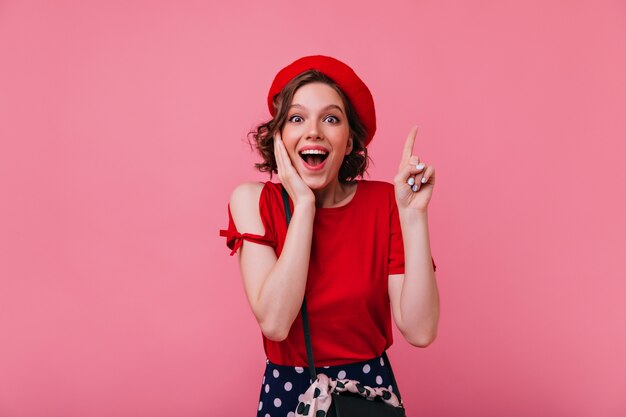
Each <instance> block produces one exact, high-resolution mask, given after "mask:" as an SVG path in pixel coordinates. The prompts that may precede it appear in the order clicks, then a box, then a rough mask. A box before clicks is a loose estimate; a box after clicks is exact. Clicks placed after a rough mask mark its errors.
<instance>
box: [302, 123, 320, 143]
mask: <svg viewBox="0 0 626 417" xmlns="http://www.w3.org/2000/svg"><path fill="white" fill-rule="evenodd" d="M306 138H307V139H320V138H321V136H320V128H319V126H318V124H317V121H316V120H311V122H310V123H309V126H307V135H306Z"/></svg>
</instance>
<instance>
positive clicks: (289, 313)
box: [220, 55, 439, 417]
mask: <svg viewBox="0 0 626 417" xmlns="http://www.w3.org/2000/svg"><path fill="white" fill-rule="evenodd" d="M268 107H269V110H270V113H271V115H272V119H271V120H270V121H269V122H267V123H263V124H261V125H259V126H258V127H257V129H256V130H255V131H254V132H251V133H253V137H254V139H255V142H256V147H257V149H258V150H259V152H260V154H261V156H262V158H263V162H262V163H259V164H257V168H259V169H260V170H261V171H266V172H270V175H271V173H277V174H278V178H279V180H280V183H273V182H269V181H268V182H266V183H255V182H250V183H243V184H241V185H239V186H238V187H237V188H236V189H235V190H234V191H233V193H232V196H231V199H230V204H229V228H228V230H222V231H221V232H220V234H221V235H222V236H226V237H227V244H228V246H229V247H230V248H231V249H232V250H233V252H231V255H232V254H233V253H237V254H238V255H239V256H238V258H239V266H240V270H241V274H242V277H243V282H244V288H245V292H246V296H247V298H248V301H249V303H250V307H251V309H252V312H253V313H254V315H255V317H256V319H257V321H258V323H259V326H260V329H261V331H262V334H263V344H264V348H265V353H266V355H267V361H266V370H265V374H264V377H263V382H262V387H261V395H260V401H259V406H258V416H272V417H274V416H292V415H294V414H293V411H294V410H295V408H296V406H297V405H298V398H299V397H300V396H301V394H302V393H303V392H305V391H306V389H307V388H308V387H309V385H310V383H311V381H310V380H309V373H308V371H307V369H306V367H307V355H306V349H305V345H304V336H303V329H302V320H301V316H300V314H299V312H300V308H301V306H302V300H303V297H304V296H305V294H306V302H307V309H308V315H309V323H310V332H311V339H312V346H313V354H314V358H315V365H316V368H317V369H318V371H319V372H323V373H324V374H326V375H327V376H329V377H332V378H349V379H355V380H358V381H360V382H361V383H363V384H364V385H369V386H372V387H377V386H380V387H389V388H391V380H390V375H389V372H388V367H387V364H385V361H384V360H383V359H382V357H381V354H382V353H383V352H384V351H385V350H386V349H387V348H389V346H391V344H392V342H393V339H392V330H391V317H392V315H393V319H394V321H395V324H396V326H397V327H398V329H399V330H400V331H401V333H402V334H403V336H404V337H405V338H406V340H407V341H408V342H409V343H410V344H412V345H415V346H421V347H424V346H427V345H429V344H430V343H431V342H432V341H433V340H434V339H435V337H436V333H437V323H438V316H439V295H438V291H437V284H436V280H435V263H434V261H433V259H432V256H431V253H430V244H429V237H428V217H427V208H428V203H429V201H430V199H431V196H432V192H433V187H434V184H435V169H434V167H433V166H427V165H426V164H424V162H420V159H419V157H418V156H416V155H413V154H412V149H413V143H414V140H415V136H416V133H417V128H416V127H414V128H413V129H412V130H411V131H410V133H409V135H408V138H407V140H406V143H405V145H404V150H403V151H402V157H401V161H400V166H399V169H398V173H397V175H396V176H395V178H394V184H393V185H392V184H389V183H386V182H380V181H367V180H363V179H360V180H358V179H357V178H359V177H361V178H362V176H363V173H364V172H365V170H366V168H367V162H368V154H367V145H368V144H369V142H370V141H371V140H372V138H373V136H374V133H375V130H376V117H375V109H374V102H373V99H372V96H371V93H370V91H369V89H368V88H367V86H366V85H365V84H364V83H363V81H362V80H361V79H360V78H359V77H358V76H357V75H356V74H355V73H354V71H353V70H352V69H351V68H350V67H349V66H347V65H346V64H345V63H343V62H341V61H338V60H336V59H334V58H331V57H327V56H321V55H316V56H308V57H303V58H300V59H298V60H296V61H295V62H293V63H291V64H290V65H288V66H287V67H285V68H283V69H282V70H281V71H280V72H279V73H278V74H277V75H276V77H275V79H274V82H273V83H272V86H271V88H270V92H269V94H268ZM283 187H284V188H285V189H286V191H287V192H288V194H289V200H290V201H289V203H290V207H291V211H292V213H293V217H292V218H291V222H290V224H289V227H287V225H286V220H285V216H286V215H285V210H284V208H283V201H282V197H281V193H282V189H283ZM244 240H245V241H246V243H245V245H244V244H243V242H244Z"/></svg>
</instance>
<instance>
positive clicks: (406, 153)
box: [402, 126, 417, 162]
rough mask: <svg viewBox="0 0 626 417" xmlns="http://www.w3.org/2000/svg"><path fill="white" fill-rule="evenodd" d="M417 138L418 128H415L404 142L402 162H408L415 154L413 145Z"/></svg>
mask: <svg viewBox="0 0 626 417" xmlns="http://www.w3.org/2000/svg"><path fill="white" fill-rule="evenodd" d="M415 136H417V126H413V127H412V128H411V130H410V131H409V135H408V136H407V137H406V142H404V150H403V151H402V161H403V162H405V161H408V160H409V159H410V158H411V154H412V153H413V144H414V143H415Z"/></svg>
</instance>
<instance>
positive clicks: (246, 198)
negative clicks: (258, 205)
mask: <svg viewBox="0 0 626 417" xmlns="http://www.w3.org/2000/svg"><path fill="white" fill-rule="evenodd" d="M263 186H264V184H263V183H261V182H253V181H250V182H242V183H241V184H239V185H238V186H236V187H235V189H234V190H233V192H232V193H231V195H230V207H231V209H233V210H236V209H237V208H239V207H242V206H247V205H249V203H250V202H252V201H254V200H256V201H258V200H259V197H260V195H261V191H262V190H263Z"/></svg>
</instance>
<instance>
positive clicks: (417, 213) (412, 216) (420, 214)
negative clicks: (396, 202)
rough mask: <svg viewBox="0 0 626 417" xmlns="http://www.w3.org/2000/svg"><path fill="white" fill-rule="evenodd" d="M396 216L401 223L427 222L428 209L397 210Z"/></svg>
mask: <svg viewBox="0 0 626 417" xmlns="http://www.w3.org/2000/svg"><path fill="white" fill-rule="evenodd" d="M398 215H399V217H400V221H401V222H402V223H415V222H420V221H428V209H423V210H421V209H420V210H417V209H413V208H398Z"/></svg>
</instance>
